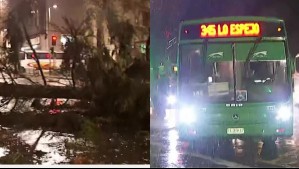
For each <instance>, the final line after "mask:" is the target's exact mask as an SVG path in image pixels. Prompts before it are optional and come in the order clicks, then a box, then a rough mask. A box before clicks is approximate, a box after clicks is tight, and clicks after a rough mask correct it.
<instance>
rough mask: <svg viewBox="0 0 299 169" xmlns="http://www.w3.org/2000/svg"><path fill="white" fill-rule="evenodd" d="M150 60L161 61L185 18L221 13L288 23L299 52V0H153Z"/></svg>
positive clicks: (292, 48)
mask: <svg viewBox="0 0 299 169" xmlns="http://www.w3.org/2000/svg"><path fill="white" fill-rule="evenodd" d="M150 1H151V21H150V22H151V60H153V62H155V64H156V62H159V61H160V58H161V57H162V56H163V54H164V50H165V44H166V42H167V37H168V39H171V38H173V37H177V36H178V28H179V23H180V21H182V20H188V19H201V18H208V17H218V16H270V17H276V18H281V19H283V20H284V21H285V23H286V29H287V33H288V41H289V47H290V51H291V54H292V55H293V56H294V55H296V54H297V53H299V0H150Z"/></svg>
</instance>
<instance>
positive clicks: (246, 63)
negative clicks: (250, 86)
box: [245, 37, 262, 77]
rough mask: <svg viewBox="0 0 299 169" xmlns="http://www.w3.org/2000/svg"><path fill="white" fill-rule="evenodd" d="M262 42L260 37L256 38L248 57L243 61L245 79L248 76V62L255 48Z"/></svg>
mask: <svg viewBox="0 0 299 169" xmlns="http://www.w3.org/2000/svg"><path fill="white" fill-rule="evenodd" d="M261 40H262V37H258V38H257V39H256V40H255V42H254V44H253V46H252V47H251V48H250V50H249V52H248V55H247V57H246V60H245V73H246V77H247V75H248V70H249V62H250V60H251V59H252V57H253V53H254V52H255V50H256V48H257V47H258V44H259V43H260V42H261Z"/></svg>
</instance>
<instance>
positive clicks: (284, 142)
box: [150, 78, 299, 168]
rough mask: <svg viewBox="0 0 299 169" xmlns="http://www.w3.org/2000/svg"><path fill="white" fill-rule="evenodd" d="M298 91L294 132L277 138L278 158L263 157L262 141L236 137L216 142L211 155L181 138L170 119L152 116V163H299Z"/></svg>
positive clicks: (279, 165)
mask: <svg viewBox="0 0 299 169" xmlns="http://www.w3.org/2000/svg"><path fill="white" fill-rule="evenodd" d="M298 79H299V78H296V81H295V85H296V87H299V83H298V82H297V81H298ZM298 89H299V88H298ZM297 91H298V92H295V93H294V96H295V105H294V110H295V112H294V134H293V136H292V137H290V138H278V139H277V140H276V142H275V144H276V147H277V151H278V158H276V159H274V160H267V161H266V160H262V158H261V154H260V153H261V147H262V145H263V143H262V142H261V141H259V142H258V144H253V143H251V142H250V141H248V140H239V139H234V140H230V142H229V143H227V144H223V145H219V147H218V149H217V150H216V153H215V156H214V157H211V155H210V154H209V153H207V152H206V151H203V150H204V148H205V147H204V148H202V147H201V148H200V147H199V148H198V147H197V148H194V147H193V146H192V143H191V142H188V141H183V140H180V139H179V137H178V132H177V130H176V129H175V125H174V123H173V119H171V118H168V119H166V120H157V119H155V118H152V119H151V138H150V140H151V155H150V156H151V160H150V161H151V167H176V168H185V167H248V168H249V167H250V168H251V167H279V168H280V167H286V168H289V167H299V130H298V127H299V115H298V113H299V97H298V98H297V96H299V90H297ZM168 111H169V110H168ZM254 147H256V148H254ZM253 154H254V155H255V157H253Z"/></svg>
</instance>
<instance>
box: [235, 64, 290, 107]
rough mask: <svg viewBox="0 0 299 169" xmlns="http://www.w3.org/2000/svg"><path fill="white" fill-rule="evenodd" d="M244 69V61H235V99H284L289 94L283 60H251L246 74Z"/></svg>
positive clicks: (253, 100)
mask: <svg viewBox="0 0 299 169" xmlns="http://www.w3.org/2000/svg"><path fill="white" fill-rule="evenodd" d="M244 70H245V63H244V62H236V67H235V72H236V91H237V95H236V97H237V98H236V101H248V102H267V101H268V102H270V101H286V100H287V99H288V97H289V96H290V94H291V90H290V86H289V84H288V81H287V78H286V75H287V74H286V62H285V60H282V61H251V62H250V64H249V71H248V73H247V74H246V73H245V72H246V71H244ZM242 92H243V94H242ZM244 95H247V96H246V97H243V96H244Z"/></svg>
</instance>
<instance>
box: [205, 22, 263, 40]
mask: <svg viewBox="0 0 299 169" xmlns="http://www.w3.org/2000/svg"><path fill="white" fill-rule="evenodd" d="M260 34H261V29H260V24H259V23H257V22H244V23H219V24H202V25H200V38H217V37H250V36H251V37H254V36H260Z"/></svg>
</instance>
